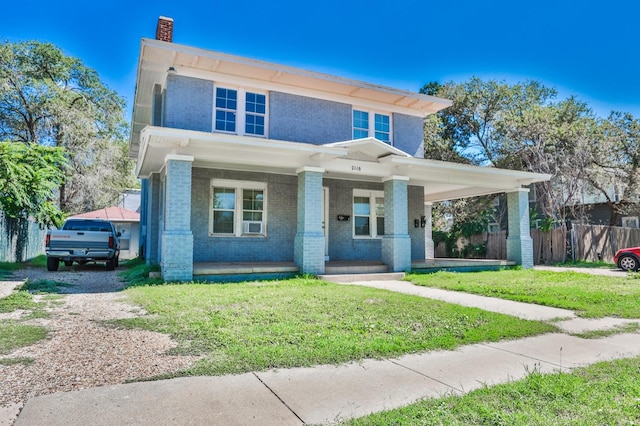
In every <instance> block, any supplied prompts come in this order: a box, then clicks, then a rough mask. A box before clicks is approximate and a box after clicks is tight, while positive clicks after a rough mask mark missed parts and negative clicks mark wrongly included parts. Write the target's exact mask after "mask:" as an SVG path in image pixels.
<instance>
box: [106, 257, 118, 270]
mask: <svg viewBox="0 0 640 426" xmlns="http://www.w3.org/2000/svg"><path fill="white" fill-rule="evenodd" d="M105 268H106V269H107V271H113V270H114V269H116V258H115V257H112V258H111V259H109V260H107V263H106V264H105Z"/></svg>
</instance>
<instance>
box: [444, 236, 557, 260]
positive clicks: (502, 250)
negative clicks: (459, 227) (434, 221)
mask: <svg viewBox="0 0 640 426" xmlns="http://www.w3.org/2000/svg"><path fill="white" fill-rule="evenodd" d="M531 238H532V240H533V263H534V264H536V265H540V264H545V263H556V262H564V261H565V260H567V251H568V246H567V232H566V230H565V229H553V230H551V231H546V232H543V231H540V230H538V229H532V230H531ZM485 242H486V244H487V251H486V256H485V258H486V259H506V258H507V231H500V232H492V233H486V232H485V233H482V234H478V235H472V236H471V237H468V238H460V239H459V240H458V243H457V248H458V250H459V251H461V250H462V249H463V248H464V247H465V246H466V245H467V244H483V243H485ZM435 256H436V257H446V256H447V251H446V247H445V243H444V242H441V243H439V244H438V245H437V246H436V252H435Z"/></svg>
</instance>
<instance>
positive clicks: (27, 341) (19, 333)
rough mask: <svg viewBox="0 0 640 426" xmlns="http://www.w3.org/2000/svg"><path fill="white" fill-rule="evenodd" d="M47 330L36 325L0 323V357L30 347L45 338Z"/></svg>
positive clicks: (5, 321)
mask: <svg viewBox="0 0 640 426" xmlns="http://www.w3.org/2000/svg"><path fill="white" fill-rule="evenodd" d="M47 334H48V332H47V329H46V328H45V327H41V326H37V325H26V324H20V323H19V322H16V321H11V320H2V321H0V355H5V354H8V353H10V352H12V351H13V350H15V349H18V348H21V347H24V346H30V345H33V344H34V343H36V342H38V341H40V340H42V339H45V338H46V337H47Z"/></svg>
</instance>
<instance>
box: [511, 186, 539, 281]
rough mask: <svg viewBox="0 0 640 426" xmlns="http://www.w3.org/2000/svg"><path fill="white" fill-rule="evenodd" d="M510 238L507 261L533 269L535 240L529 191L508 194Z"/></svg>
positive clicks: (523, 189) (520, 190) (523, 190)
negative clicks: (530, 216) (530, 218)
mask: <svg viewBox="0 0 640 426" xmlns="http://www.w3.org/2000/svg"><path fill="white" fill-rule="evenodd" d="M507 209H508V218H509V231H508V232H509V236H508V237H507V260H512V261H514V262H516V263H517V264H518V265H521V266H522V267H523V268H525V269H529V268H533V240H532V239H531V231H530V229H531V227H530V224H529V190H528V189H526V188H522V189H519V190H518V191H515V192H509V193H507Z"/></svg>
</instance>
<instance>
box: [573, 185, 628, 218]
mask: <svg viewBox="0 0 640 426" xmlns="http://www.w3.org/2000/svg"><path fill="white" fill-rule="evenodd" d="M621 193H623V190H622V188H620V187H619V185H610V186H609V189H608V191H607V195H606V196H605V195H604V194H603V193H602V192H600V191H597V190H595V189H594V188H592V187H589V186H586V187H585V188H584V189H583V190H582V191H581V192H580V193H579V194H577V195H576V196H575V197H573V199H572V202H573V203H575V204H576V205H582V206H584V207H585V216H584V217H583V218H581V220H579V219H576V218H574V219H575V220H577V221H579V222H581V223H586V224H590V225H606V226H609V225H610V224H612V223H611V222H612V214H613V212H612V208H613V206H610V205H609V204H608V203H607V197H609V200H611V202H612V203H614V204H618V203H619V202H620V198H621V196H620V195H619V194H621ZM616 207H620V206H619V205H617V206H616ZM639 216H640V211H637V210H631V211H629V212H627V213H618V214H616V215H615V218H614V220H613V224H612V225H613V226H622V227H626V228H638V227H640V221H639V220H638V217H639Z"/></svg>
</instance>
